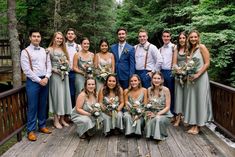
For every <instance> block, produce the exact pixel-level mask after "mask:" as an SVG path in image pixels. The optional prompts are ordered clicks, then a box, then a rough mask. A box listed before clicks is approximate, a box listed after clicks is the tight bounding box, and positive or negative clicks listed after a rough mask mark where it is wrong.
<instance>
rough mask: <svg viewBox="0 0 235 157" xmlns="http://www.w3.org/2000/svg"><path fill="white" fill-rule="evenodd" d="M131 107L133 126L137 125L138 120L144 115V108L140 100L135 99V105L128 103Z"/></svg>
mask: <svg viewBox="0 0 235 157" xmlns="http://www.w3.org/2000/svg"><path fill="white" fill-rule="evenodd" d="M128 105H129V108H130V114H131V116H132V118H133V125H132V126H133V127H134V126H136V124H137V120H138V119H139V118H140V117H141V116H142V115H143V108H142V107H141V104H140V102H139V101H135V102H134V104H133V105H131V104H130V103H129V104H128Z"/></svg>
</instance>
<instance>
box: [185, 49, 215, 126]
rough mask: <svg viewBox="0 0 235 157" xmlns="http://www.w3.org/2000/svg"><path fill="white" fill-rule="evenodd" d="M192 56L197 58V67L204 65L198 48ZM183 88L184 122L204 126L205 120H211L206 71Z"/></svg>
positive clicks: (209, 94) (208, 84) (208, 83)
mask: <svg viewBox="0 0 235 157" xmlns="http://www.w3.org/2000/svg"><path fill="white" fill-rule="evenodd" d="M192 58H198V59H199V63H200V64H199V66H198V68H197V69H200V68H201V67H202V66H203V65H204V60H203V57H202V54H201V52H200V48H197V49H196V50H195V51H194V53H193V55H192ZM185 89H186V91H185V93H186V94H185V96H184V103H185V110H184V122H185V123H188V124H191V125H198V126H204V125H205V124H206V122H209V121H212V120H213V114H212V103H211V93H210V82H209V77H208V73H207V71H205V72H204V73H203V74H202V75H201V76H200V77H199V78H197V79H196V80H194V81H193V82H192V83H187V85H186V86H185Z"/></svg>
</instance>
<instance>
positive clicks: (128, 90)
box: [126, 74, 142, 94]
mask: <svg viewBox="0 0 235 157" xmlns="http://www.w3.org/2000/svg"><path fill="white" fill-rule="evenodd" d="M133 77H136V78H137V79H138V80H139V82H140V83H139V86H138V88H141V87H142V84H141V79H140V77H139V76H138V75H137V74H133V75H131V77H130V78H129V87H128V88H127V93H126V94H128V93H129V92H130V91H131V90H132V89H133V88H132V87H131V85H130V84H131V79H132V78H133Z"/></svg>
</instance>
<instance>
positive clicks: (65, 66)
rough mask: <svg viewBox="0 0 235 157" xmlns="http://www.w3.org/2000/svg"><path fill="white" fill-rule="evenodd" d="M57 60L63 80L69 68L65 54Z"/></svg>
mask: <svg viewBox="0 0 235 157" xmlns="http://www.w3.org/2000/svg"><path fill="white" fill-rule="evenodd" d="M58 62H59V70H60V75H61V79H62V80H64V78H65V75H68V74H69V70H70V69H69V62H68V60H67V59H66V57H65V56H62V57H61V58H59V59H58Z"/></svg>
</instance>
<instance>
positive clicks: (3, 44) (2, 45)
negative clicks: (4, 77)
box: [0, 40, 12, 67]
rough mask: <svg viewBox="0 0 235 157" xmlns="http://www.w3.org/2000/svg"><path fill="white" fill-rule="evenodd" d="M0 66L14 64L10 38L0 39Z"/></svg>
mask: <svg viewBox="0 0 235 157" xmlns="http://www.w3.org/2000/svg"><path fill="white" fill-rule="evenodd" d="M0 66H1V67H9V66H12V60H11V51H10V44H9V40H0Z"/></svg>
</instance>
